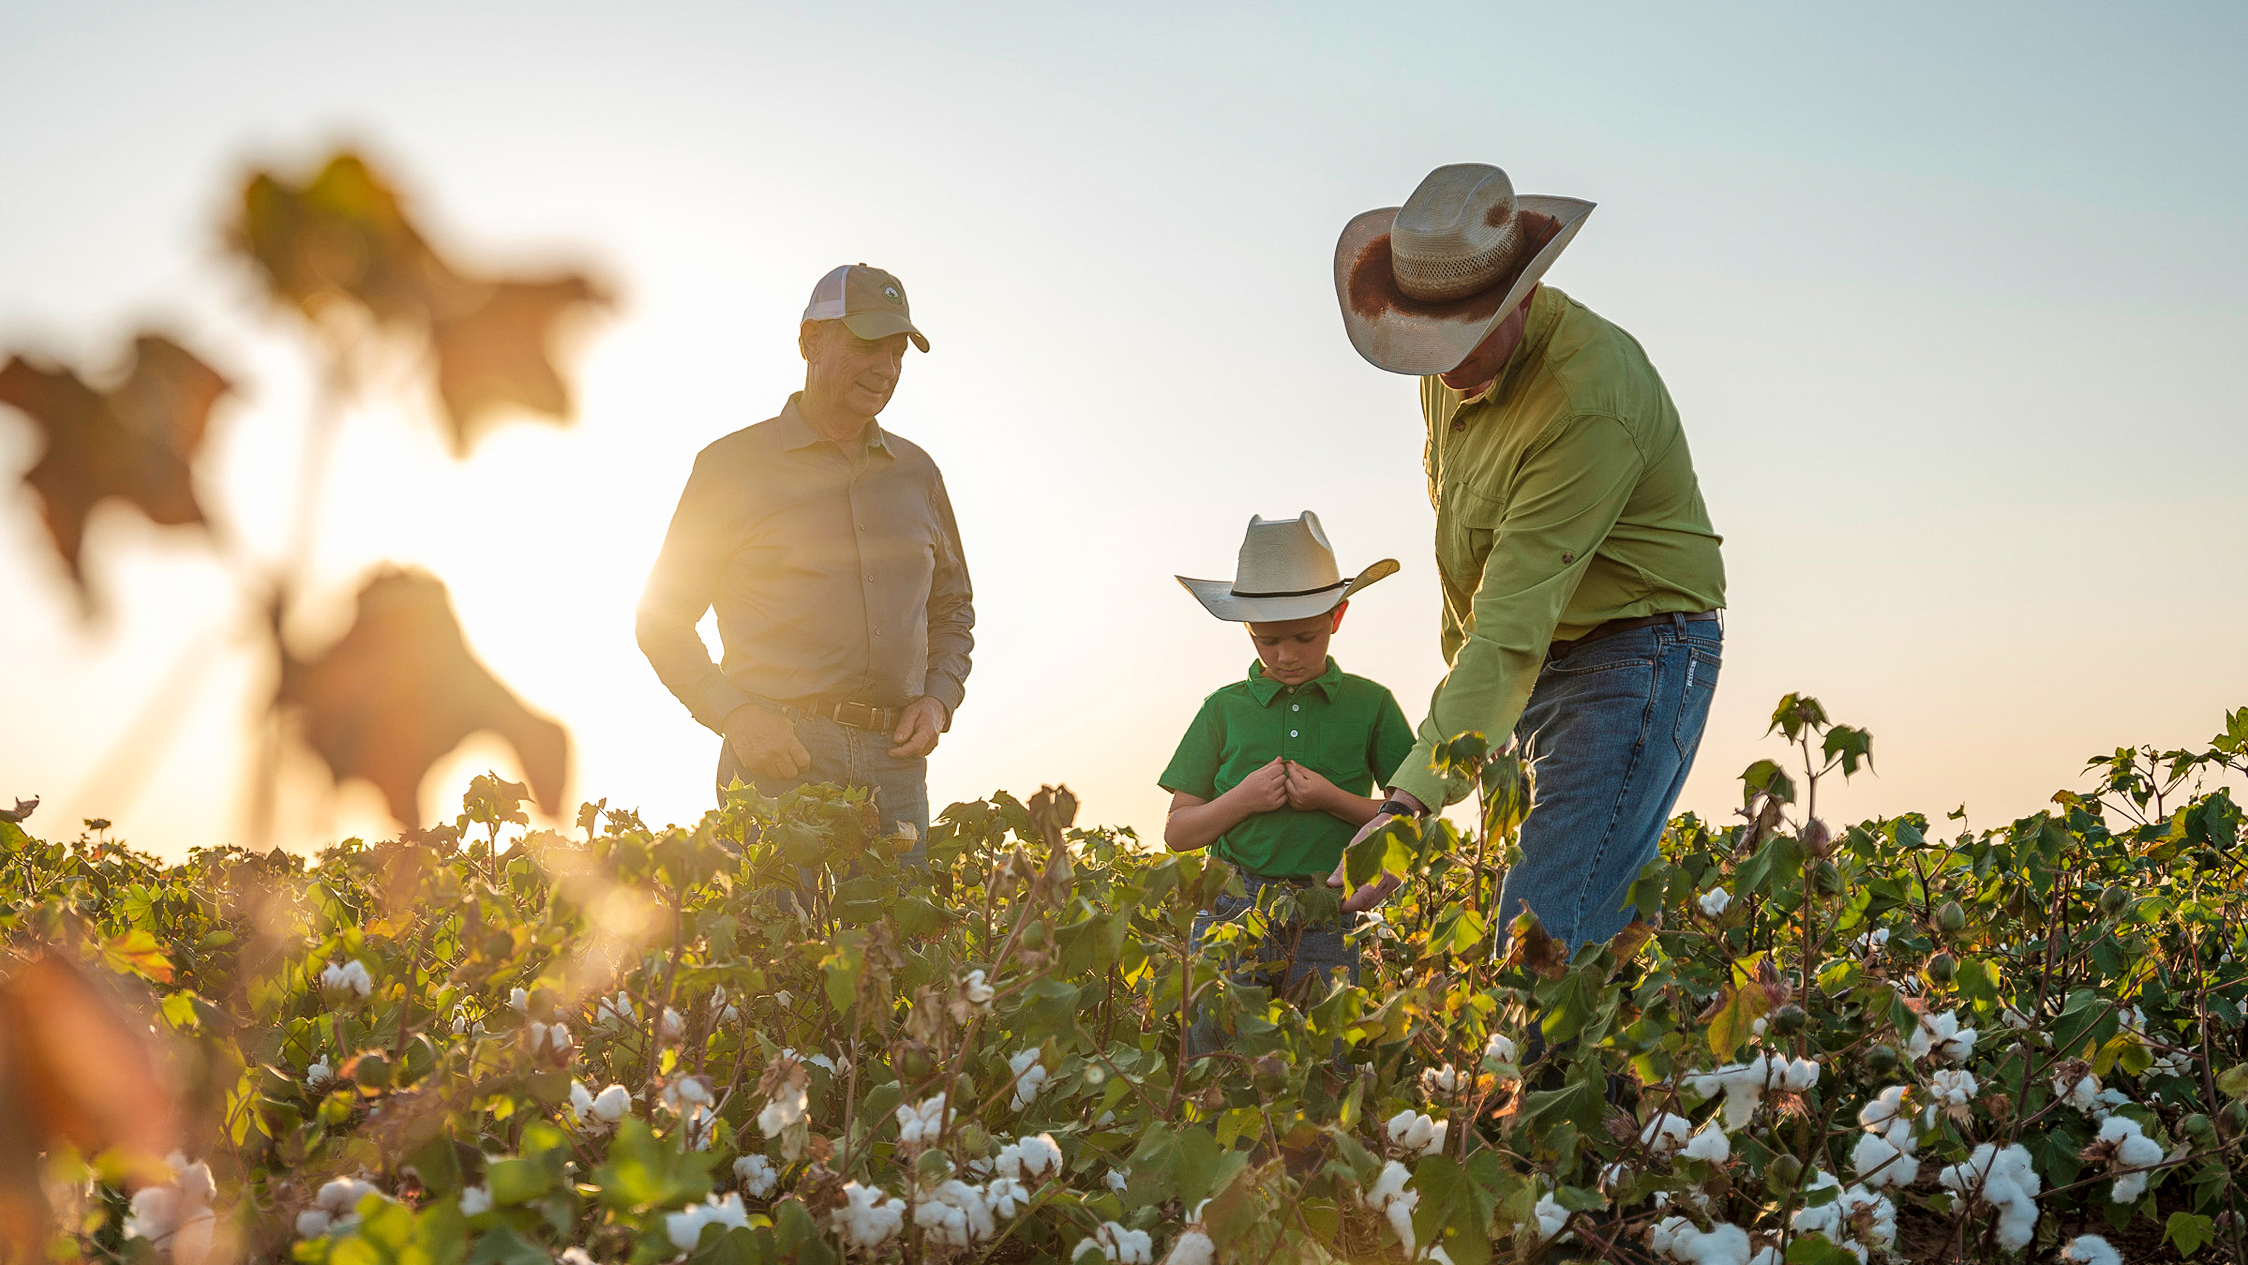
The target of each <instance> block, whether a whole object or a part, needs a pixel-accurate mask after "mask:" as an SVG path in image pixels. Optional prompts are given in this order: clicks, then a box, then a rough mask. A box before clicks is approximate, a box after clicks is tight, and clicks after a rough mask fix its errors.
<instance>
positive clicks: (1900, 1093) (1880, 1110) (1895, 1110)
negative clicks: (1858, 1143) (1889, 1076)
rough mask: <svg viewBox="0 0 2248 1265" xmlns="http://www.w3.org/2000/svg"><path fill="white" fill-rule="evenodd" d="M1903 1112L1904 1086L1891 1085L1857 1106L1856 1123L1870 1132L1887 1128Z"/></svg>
mask: <svg viewBox="0 0 2248 1265" xmlns="http://www.w3.org/2000/svg"><path fill="white" fill-rule="evenodd" d="M1904 1114H1905V1087H1904V1086H1903V1085H1891V1086H1890V1087H1889V1088H1887V1089H1884V1090H1882V1091H1881V1092H1880V1093H1878V1094H1876V1095H1874V1096H1873V1097H1872V1098H1871V1099H1869V1100H1867V1102H1866V1105H1865V1106H1863V1107H1860V1108H1858V1125H1859V1127H1861V1128H1863V1129H1865V1130H1866V1131H1868V1132H1871V1133H1878V1132H1883V1131H1885V1130H1887V1129H1888V1128H1889V1126H1890V1124H1891V1123H1892V1122H1894V1121H1896V1120H1898V1119H1901V1118H1902V1117H1903V1116H1904Z"/></svg>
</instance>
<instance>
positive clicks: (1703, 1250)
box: [1667, 1217, 1749, 1265]
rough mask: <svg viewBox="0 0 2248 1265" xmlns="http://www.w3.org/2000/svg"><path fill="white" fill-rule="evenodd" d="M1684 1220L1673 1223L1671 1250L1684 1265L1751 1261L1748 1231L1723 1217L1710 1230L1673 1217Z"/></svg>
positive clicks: (1745, 1264)
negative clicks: (1674, 1224)
mask: <svg viewBox="0 0 2248 1265" xmlns="http://www.w3.org/2000/svg"><path fill="white" fill-rule="evenodd" d="M1671 1220H1673V1221H1678V1222H1681V1223H1682V1224H1679V1225H1677V1226H1674V1227H1672V1229H1671V1231H1670V1235H1669V1240H1670V1242H1669V1247H1668V1249H1667V1250H1668V1254H1669V1255H1670V1257H1671V1258H1672V1259H1673V1260H1677V1261H1681V1262H1684V1263H1685V1265H1748V1258H1749V1242H1748V1231H1746V1230H1743V1229H1742V1228H1741V1227H1739V1226H1737V1225H1734V1224H1732V1223H1731V1222H1729V1221H1720V1222H1718V1223H1717V1224H1716V1225H1713V1226H1711V1227H1710V1228H1709V1229H1707V1230H1702V1229H1698V1228H1696V1226H1695V1225H1694V1223H1693V1222H1691V1221H1687V1220H1686V1219H1685V1218H1683V1217H1674V1218H1671Z"/></svg>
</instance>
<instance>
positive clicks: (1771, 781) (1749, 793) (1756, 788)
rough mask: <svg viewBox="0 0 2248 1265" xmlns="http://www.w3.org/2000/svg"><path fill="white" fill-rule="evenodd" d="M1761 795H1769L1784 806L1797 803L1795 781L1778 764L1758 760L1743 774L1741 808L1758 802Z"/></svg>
mask: <svg viewBox="0 0 2248 1265" xmlns="http://www.w3.org/2000/svg"><path fill="white" fill-rule="evenodd" d="M1759 795H1769V796H1771V797H1772V798H1773V799H1776V800H1778V801H1780V802H1781V803H1783V804H1792V803H1794V802H1795V779H1793V778H1791V777H1789V776H1788V775H1787V771H1786V770H1784V769H1782V768H1781V767H1780V766H1779V765H1778V764H1777V763H1775V762H1773V761H1771V760H1758V761H1757V762H1756V763H1754V764H1752V765H1750V766H1748V768H1747V769H1745V770H1743V771H1742V773H1741V806H1742V807H1744V808H1745V807H1747V806H1749V805H1750V804H1753V803H1755V802H1756V797H1757V796H1759Z"/></svg>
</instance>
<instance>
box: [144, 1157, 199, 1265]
mask: <svg viewBox="0 0 2248 1265" xmlns="http://www.w3.org/2000/svg"><path fill="white" fill-rule="evenodd" d="M164 1166H165V1167H166V1168H168V1169H170V1170H171V1173H172V1179H171V1180H170V1181H168V1182H163V1183H160V1184H156V1185H150V1186H143V1187H141V1188H140V1189H139V1190H137V1191H134V1192H133V1200H132V1211H131V1213H130V1214H128V1215H127V1216H126V1218H125V1237H126V1238H128V1239H146V1240H148V1241H149V1243H151V1244H152V1245H154V1246H155V1248H156V1250H157V1251H159V1252H165V1253H169V1254H170V1256H171V1258H172V1260H173V1261H175V1262H178V1263H179V1265H200V1262H202V1261H203V1260H204V1259H205V1258H207V1257H209V1256H210V1254H211V1233H212V1231H213V1230H214V1229H216V1228H217V1225H218V1217H217V1214H216V1213H214V1212H213V1211H212V1210H211V1197H212V1196H213V1195H214V1194H216V1193H217V1191H218V1187H217V1186H216V1184H215V1183H213V1182H212V1181H211V1166H210V1165H208V1164H206V1163H204V1162H203V1161H201V1160H197V1161H195V1162H194V1163H189V1162H188V1159H187V1156H186V1155H184V1154H182V1153H180V1152H178V1151H174V1152H172V1153H171V1154H170V1155H167V1156H165V1157H164Z"/></svg>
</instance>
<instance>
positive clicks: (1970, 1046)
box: [1905, 1010, 1975, 1063]
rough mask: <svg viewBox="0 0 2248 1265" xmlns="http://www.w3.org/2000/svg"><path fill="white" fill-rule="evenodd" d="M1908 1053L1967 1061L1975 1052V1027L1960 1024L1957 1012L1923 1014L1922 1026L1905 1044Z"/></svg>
mask: <svg viewBox="0 0 2248 1265" xmlns="http://www.w3.org/2000/svg"><path fill="white" fill-rule="evenodd" d="M1905 1052H1906V1053H1907V1054H1909V1055H1911V1056H1912V1057H1913V1058H1914V1059H1922V1058H1926V1057H1928V1056H1929V1055H1931V1054H1933V1055H1935V1056H1936V1057H1937V1058H1940V1059H1948V1060H1950V1061H1951V1062H1954V1063H1964V1062H1966V1061H1967V1060H1968V1059H1970V1058H1973V1057H1974V1054H1975V1030H1974V1029H1973V1028H1962V1027H1960V1026H1959V1015H1958V1012H1956V1011H1950V1010H1947V1011H1945V1012H1944V1013H1942V1014H1940V1015H1922V1016H1920V1027H1919V1028H1918V1029H1917V1030H1915V1031H1914V1032H1913V1034H1912V1040H1911V1041H1909V1042H1907V1043H1906V1046H1905Z"/></svg>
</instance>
